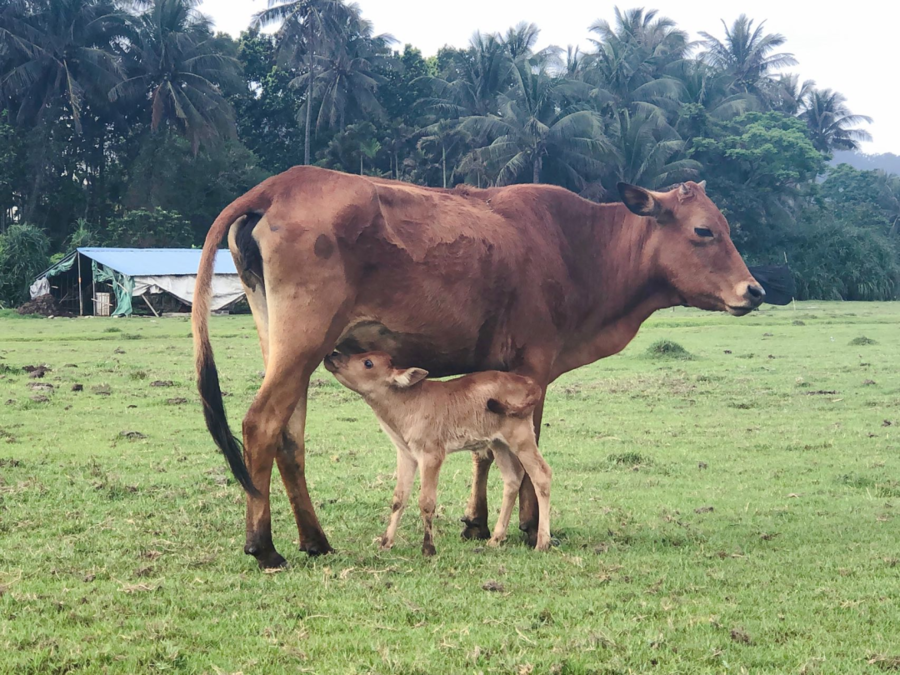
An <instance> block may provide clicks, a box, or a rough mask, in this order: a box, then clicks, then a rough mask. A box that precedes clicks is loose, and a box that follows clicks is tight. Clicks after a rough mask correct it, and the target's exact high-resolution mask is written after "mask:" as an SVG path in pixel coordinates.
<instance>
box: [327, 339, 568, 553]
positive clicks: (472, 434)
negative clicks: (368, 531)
mask: <svg viewBox="0 0 900 675" xmlns="http://www.w3.org/2000/svg"><path fill="white" fill-rule="evenodd" d="M324 365H325V369H326V370H327V371H328V372H330V373H332V374H333V375H334V376H335V377H336V378H337V380H338V382H340V383H341V384H343V385H344V386H345V387H348V388H350V389H352V390H353V391H355V392H356V393H357V394H359V395H360V396H362V397H363V398H364V399H365V401H366V403H368V404H369V406H370V407H371V408H372V410H373V411H374V412H375V415H376V416H377V417H378V422H379V423H380V424H381V428H382V429H384V431H385V433H386V434H387V435H388V436H390V438H391V440H392V441H393V442H394V446H395V447H396V449H397V487H396V489H395V490H394V499H393V502H392V504H391V520H390V524H389V525H388V529H387V532H385V533H384V537H382V539H381V547H382V548H384V549H389V548H391V547H392V546H393V545H394V535H395V534H396V533H397V527H398V526H399V525H400V518H401V517H402V516H403V510H404V509H405V508H406V501H407V499H409V493H410V489H411V488H412V484H413V480H414V479H415V477H416V470H417V469H418V470H419V472H420V482H421V487H420V497H419V509H420V510H421V512H422V522H423V523H424V525H425V538H424V540H423V542H422V553H423V554H424V555H434V538H433V536H432V532H431V523H432V519H433V518H434V507H435V502H436V499H437V484H438V475H439V474H440V471H441V466H442V465H443V463H444V458H445V457H446V456H447V454H449V453H451V452H460V451H463V450H474V451H476V452H483V451H486V450H488V449H490V450H491V451H492V453H493V456H494V460H495V461H496V462H497V466H498V467H499V468H500V475H501V476H502V477H503V503H502V505H501V506H500V516H499V517H498V518H497V525H496V527H495V528H494V536H493V537H491V540H490V542H488V543H489V544H490V545H492V546H498V545H499V544H500V543H501V542H503V541H504V540H505V539H506V530H507V528H508V526H509V516H510V514H511V513H512V510H513V506H515V503H516V495H517V494H519V487H520V486H521V484H522V479H523V478H524V477H525V474H526V472H527V474H528V475H529V476H530V477H531V482H532V484H533V485H534V486H535V488H536V493H537V500H538V514H539V518H538V520H539V528H538V536H537V544H536V546H535V548H536V549H538V550H539V551H546V550H547V549H548V548H549V547H550V480H551V474H552V472H551V471H550V467H549V466H547V462H545V461H544V458H543V457H541V453H540V451H538V447H537V439H536V438H535V435H534V422H533V420H532V413H533V412H534V408H535V406H536V405H537V404H538V401H540V400H541V398H542V396H543V392H542V391H541V388H540V387H538V386H537V384H535V382H534V380H532V379H530V378H527V377H522V376H521V375H515V374H513V373H500V372H497V371H496V370H489V371H485V372H481V373H473V374H471V375H465V376H463V377H458V378H456V379H455V380H450V381H445V382H436V381H434V380H427V381H426V380H425V378H426V377H428V371H427V370H422V369H421V368H394V366H393V363H392V361H391V357H390V355H389V354H385V353H384V352H365V353H363V354H355V355H353V356H348V355H346V354H332V355H331V356H326V357H325V364H324Z"/></svg>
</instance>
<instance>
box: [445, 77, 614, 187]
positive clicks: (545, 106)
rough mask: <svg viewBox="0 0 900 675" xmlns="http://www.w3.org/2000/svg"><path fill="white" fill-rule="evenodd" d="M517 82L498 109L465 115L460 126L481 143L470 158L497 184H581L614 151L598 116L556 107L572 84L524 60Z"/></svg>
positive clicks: (601, 166) (594, 172)
mask: <svg viewBox="0 0 900 675" xmlns="http://www.w3.org/2000/svg"><path fill="white" fill-rule="evenodd" d="M518 81H519V83H520V84H519V86H518V87H517V88H516V89H515V90H513V92H511V95H510V96H509V97H507V98H506V99H505V100H504V102H503V103H502V104H501V106H500V110H499V112H498V113H497V114H495V115H485V116H476V117H469V118H467V119H465V120H463V122H462V125H461V129H462V130H463V131H465V132H467V133H469V134H471V135H472V137H473V138H474V139H476V142H480V143H482V146H481V147H479V148H477V149H476V150H474V151H473V155H474V157H473V159H475V160H480V161H482V162H484V163H485V164H486V165H487V166H489V167H491V168H492V170H493V171H492V172H493V174H494V175H495V176H496V178H495V180H494V182H495V184H496V185H509V184H512V183H518V182H522V181H528V180H530V181H531V182H533V183H540V182H542V181H546V182H554V183H557V184H560V185H566V186H571V187H574V188H576V189H581V188H582V187H583V186H584V184H585V181H586V179H587V178H589V177H590V176H593V175H597V174H599V172H600V171H601V170H602V168H603V166H604V163H605V161H607V160H609V159H610V158H611V157H612V155H613V149H612V147H611V145H610V143H609V141H608V140H607V139H606V137H605V136H604V135H603V126H602V122H601V119H600V116H599V115H598V114H597V113H595V112H593V111H590V110H576V111H574V112H570V111H567V110H563V109H560V107H559V105H558V101H559V98H560V96H561V95H562V93H563V92H564V91H565V90H566V88H567V85H569V84H570V83H569V82H567V81H566V80H564V79H562V78H554V77H551V76H550V75H549V74H548V73H546V72H545V71H542V70H538V71H537V72H535V71H534V70H533V69H532V67H531V65H530V64H528V63H523V64H521V65H520V67H519V68H518ZM470 163H471V162H470Z"/></svg>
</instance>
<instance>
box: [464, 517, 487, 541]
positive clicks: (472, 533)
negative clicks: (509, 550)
mask: <svg viewBox="0 0 900 675" xmlns="http://www.w3.org/2000/svg"><path fill="white" fill-rule="evenodd" d="M460 520H461V522H462V523H464V524H465V528H463V531H462V538H463V539H490V538H491V529H490V528H489V527H488V526H487V523H481V522H479V521H478V520H475V519H471V518H466V517H463V518H461V519H460Z"/></svg>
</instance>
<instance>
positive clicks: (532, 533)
mask: <svg viewBox="0 0 900 675" xmlns="http://www.w3.org/2000/svg"><path fill="white" fill-rule="evenodd" d="M519 529H520V530H522V534H523V535H524V538H525V543H526V544H527V545H528V546H529V547H530V548H534V547H535V546H537V523H535V522H531V523H522V524H521V525H519Z"/></svg>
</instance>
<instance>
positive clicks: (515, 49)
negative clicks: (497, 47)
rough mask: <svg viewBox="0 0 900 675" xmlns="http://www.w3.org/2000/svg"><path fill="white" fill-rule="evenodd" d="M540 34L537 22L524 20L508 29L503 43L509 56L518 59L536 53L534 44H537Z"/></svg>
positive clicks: (514, 59)
mask: <svg viewBox="0 0 900 675" xmlns="http://www.w3.org/2000/svg"><path fill="white" fill-rule="evenodd" d="M540 34H541V29H540V28H538V27H537V26H536V25H535V24H533V23H525V22H524V21H522V22H520V23H518V24H517V25H516V26H514V27H512V28H510V29H509V30H507V31H506V35H505V36H504V37H503V45H504V46H505V47H506V51H507V53H508V54H509V57H510V58H511V59H512V60H513V61H518V60H519V59H521V58H527V57H529V56H531V55H532V54H533V53H534V46H535V44H537V40H538V36H539V35H540Z"/></svg>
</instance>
